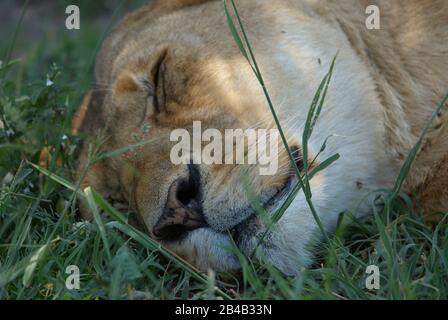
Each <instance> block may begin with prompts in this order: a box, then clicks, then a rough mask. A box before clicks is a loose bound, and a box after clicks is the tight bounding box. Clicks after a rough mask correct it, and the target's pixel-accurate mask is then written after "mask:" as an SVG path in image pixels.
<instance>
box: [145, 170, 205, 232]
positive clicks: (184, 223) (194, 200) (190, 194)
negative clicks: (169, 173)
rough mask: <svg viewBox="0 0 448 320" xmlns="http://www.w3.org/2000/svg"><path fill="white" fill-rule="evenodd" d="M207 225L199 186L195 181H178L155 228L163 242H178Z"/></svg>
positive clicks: (173, 186) (169, 192)
mask: <svg viewBox="0 0 448 320" xmlns="http://www.w3.org/2000/svg"><path fill="white" fill-rule="evenodd" d="M205 225H206V222H205V220H204V217H203V215H202V208H201V204H200V199H199V185H198V183H196V181H193V179H191V177H190V179H188V180H186V179H177V180H176V181H174V182H173V183H172V184H171V186H170V188H169V190H168V197H167V201H166V204H165V208H164V210H163V213H162V216H161V217H160V218H159V221H158V222H157V223H156V225H155V226H154V228H153V234H154V235H155V236H156V237H157V238H159V239H161V240H168V241H170V240H171V241H172V240H178V239H180V238H182V237H183V236H185V235H186V233H187V232H188V231H191V230H194V229H198V228H202V227H204V226H205Z"/></svg>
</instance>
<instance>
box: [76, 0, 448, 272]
mask: <svg viewBox="0 0 448 320" xmlns="http://www.w3.org/2000/svg"><path fill="white" fill-rule="evenodd" d="M371 2H372V1H368V2H367V1H358V0H353V1H317V0H302V1H297V0H278V1H268V0H244V1H236V3H237V6H238V8H239V12H240V15H241V16H242V17H243V22H244V24H245V29H246V30H247V31H248V35H249V39H250V41H251V43H252V46H253V48H254V51H255V55H256V58H257V61H258V63H259V65H260V67H261V72H262V74H263V76H264V78H265V82H266V85H267V88H268V90H269V92H270V95H271V97H272V100H273V102H274V106H275V107H276V110H277V113H278V114H279V117H280V120H281V123H282V125H283V126H284V128H285V129H286V133H287V138H288V141H289V143H290V145H293V146H296V147H297V150H300V147H301V137H302V132H303V128H304V124H305V119H306V115H307V112H308V108H309V105H310V102H311V100H312V97H313V95H314V93H315V91H316V89H317V87H318V85H319V83H320V81H321V80H322V78H323V77H324V75H325V74H326V72H327V71H328V69H329V66H330V63H331V61H332V59H333V57H334V56H335V55H336V53H337V52H339V53H338V58H337V61H336V66H335V70H334V76H333V79H332V82H331V84H330V88H329V92H328V95H327V99H326V102H325V105H324V108H323V111H322V114H321V116H320V118H319V120H318V122H317V124H316V128H315V132H314V133H313V136H312V139H311V141H310V143H309V144H310V157H311V158H313V157H314V156H315V155H316V154H317V153H318V152H319V150H320V148H321V145H322V143H323V142H324V141H325V139H327V138H328V137H330V139H329V141H328V144H327V145H328V146H327V148H326V149H325V151H324V152H323V153H322V154H321V155H320V156H319V160H320V161H322V160H323V159H326V158H328V157H329V156H331V155H333V154H335V153H339V154H340V155H341V158H340V159H339V160H338V161H337V162H335V163H334V164H333V165H332V166H330V167H329V168H327V169H326V170H325V171H323V172H322V173H321V174H319V175H317V176H316V177H314V178H313V180H312V183H311V185H312V191H313V203H314V204H315V207H316V210H317V212H318V213H319V215H320V218H321V220H322V221H323V224H324V226H325V227H326V228H328V229H329V230H330V229H331V228H333V227H334V224H335V222H336V220H337V217H338V214H339V213H340V212H341V211H344V210H346V209H350V208H355V209H356V210H357V212H358V213H359V214H365V213H368V208H369V206H370V202H369V201H368V200H369V199H370V198H369V197H367V198H365V196H366V195H368V194H369V192H371V191H373V190H376V189H378V188H389V187H391V186H392V185H393V182H394V180H395V178H396V176H397V174H398V171H399V168H400V166H401V164H402V162H403V160H404V159H405V156H406V155H407V153H408V152H409V150H410V148H411V147H412V146H413V144H414V143H415V142H416V141H417V138H418V136H419V134H420V133H421V131H422V129H423V127H424V125H425V124H426V122H427V121H428V119H429V117H430V114H431V112H432V111H433V110H434V108H435V106H436V104H437V103H438V102H439V101H440V100H441V99H442V97H443V95H444V94H445V93H446V91H447V90H448V67H447V64H446V62H447V57H448V45H447V44H448V26H447V21H448V3H447V2H446V1H444V0H434V1H421V0H406V1H401V0H396V1H395V0H394V1H376V4H377V5H378V6H379V8H380V10H381V29H380V30H367V28H366V27H365V23H364V21H365V18H366V14H365V8H366V7H367V5H369V4H372V3H371ZM374 2H375V1H374ZM96 80H97V86H96V87H94V88H93V89H92V91H91V93H89V95H88V96H87V97H86V99H85V101H84V104H83V107H82V108H81V111H80V113H79V116H78V117H77V118H76V120H75V121H74V127H75V128H74V129H75V130H79V132H81V134H83V135H84V136H85V137H86V141H85V143H84V147H83V150H82V153H81V157H80V166H79V174H78V178H80V179H81V180H82V186H83V187H86V186H89V185H90V186H93V187H94V188H95V189H97V190H99V191H100V192H101V193H103V194H104V195H105V196H106V197H109V198H110V199H111V200H114V201H117V202H119V203H125V204H129V207H130V208H131V209H132V210H134V211H135V212H137V214H138V216H139V219H140V220H141V221H142V222H143V223H144V225H145V226H146V228H147V230H148V232H150V233H152V230H153V227H154V225H155V224H156V223H157V221H158V220H159V219H160V217H161V215H162V214H163V209H164V207H165V204H166V201H167V194H168V189H169V187H170V185H172V183H173V181H175V180H176V179H179V178H182V177H185V176H188V167H187V166H182V165H181V166H175V165H173V164H172V163H171V161H170V159H169V155H170V149H171V147H172V145H173V143H172V142H170V139H169V135H170V132H171V131H172V130H173V129H176V128H186V129H188V130H191V126H192V122H193V120H200V121H202V124H203V126H206V127H209V128H217V129H218V130H221V131H223V130H224V129H225V128H243V129H245V128H249V127H253V128H273V127H274V123H273V121H272V117H271V114H270V112H269V110H268V107H267V104H266V101H265V98H264V95H263V92H262V89H261V88H260V85H259V83H258V82H257V80H256V79H255V77H254V76H253V73H252V71H251V70H250V67H249V65H248V64H247V62H246V61H245V60H244V58H243V57H242V56H241V54H240V52H239V50H238V47H237V46H236V44H235V42H234V40H233V38H232V36H231V34H230V32H229V31H228V29H227V23H226V18H225V15H224V10H223V5H222V2H221V1H200V0H197V1H194V0H190V1H187V0H185V1H181V0H163V1H158V2H156V3H154V4H151V5H148V6H146V7H143V8H141V9H140V10H138V11H136V12H134V13H131V14H129V15H128V16H127V17H126V18H125V19H124V20H123V21H122V22H121V24H120V25H119V26H118V27H117V28H116V29H115V30H114V32H113V33H112V34H111V35H110V36H109V38H108V39H107V40H106V41H105V43H104V45H103V47H102V50H101V52H100V54H99V56H98V58H97V68H96ZM152 90H155V92H153V93H154V95H155V97H152V94H151V92H150V91H152ZM149 96H151V98H148V97H149ZM155 98H158V100H157V101H156V100H154V99H155ZM447 119H448V115H447V114H446V113H445V112H443V113H441V114H440V115H439V117H438V119H437V122H436V123H434V127H433V129H432V130H431V132H430V133H429V134H428V136H427V137H426V139H425V143H424V145H423V147H422V149H421V151H420V153H419V155H418V158H417V161H416V163H415V165H414V167H413V169H412V172H411V175H410V176H409V178H408V179H407V181H406V186H405V187H406V191H413V190H419V191H420V194H421V200H422V205H423V208H424V210H425V213H427V214H430V213H432V212H438V211H446V210H447V209H448V195H447V193H446V190H447V188H448V182H447V181H448V171H447V165H448V160H447V159H448V140H447V139H446V136H447V134H448V125H447ZM145 125H147V127H149V130H142V128H143V127H144V126H145ZM99 131H101V132H102V134H103V136H104V137H105V143H104V144H103V149H104V150H113V149H117V148H120V147H123V146H127V145H130V144H135V143H136V142H138V141H141V140H151V143H148V144H146V145H144V146H141V147H139V148H138V149H137V150H134V151H132V152H128V153H126V154H123V155H122V156H119V157H115V158H111V159H106V160H104V161H102V162H100V163H96V164H95V165H93V166H90V167H88V168H87V170H84V168H86V166H87V159H88V156H87V154H88V145H89V144H91V143H92V141H93V139H92V137H94V136H95V135H96V134H97V133H98V132H99ZM137 138H138V139H137ZM136 139H137V140H136ZM279 150H281V151H280V152H279V163H280V168H281V169H280V171H279V172H278V174H277V175H275V176H266V177H264V176H259V175H258V170H257V168H249V177H250V179H249V180H250V183H251V185H252V187H253V189H254V192H255V194H256V195H257V196H258V197H259V198H260V199H261V200H263V199H266V198H269V197H272V195H273V194H276V193H277V192H278V191H279V190H281V189H282V188H284V186H285V184H286V183H287V181H288V180H289V179H290V177H291V168H290V163H289V160H288V157H287V155H286V152H285V151H284V150H283V148H282V147H281V148H279ZM198 170H199V173H200V193H201V194H200V196H201V205H202V211H203V215H204V217H205V220H206V222H207V227H205V228H200V229H196V230H193V231H190V232H189V233H188V234H187V235H186V236H184V237H182V238H181V239H178V240H177V241H169V242H168V241H167V242H164V244H165V245H167V246H168V247H170V248H171V249H173V250H174V251H175V252H177V253H178V254H180V255H181V256H183V257H185V258H186V259H187V260H189V261H190V262H192V263H194V264H195V265H196V266H198V267H199V268H201V269H207V268H209V267H211V268H215V269H219V270H231V269H234V268H237V267H238V261H237V259H236V258H235V256H234V255H233V254H232V253H231V252H229V250H228V247H229V246H230V238H229V236H228V234H227V233H226V232H227V230H229V229H232V228H235V226H236V228H237V229H238V233H239V237H238V240H237V245H238V246H239V248H240V249H241V251H242V252H243V253H246V254H250V253H251V251H252V250H253V248H254V246H255V243H256V242H257V239H258V238H259V236H260V235H261V234H262V233H263V232H264V230H265V226H264V224H263V223H261V220H260V218H259V217H257V216H254V215H253V211H252V210H251V209H250V208H251V205H250V201H249V199H248V198H247V196H246V189H247V186H246V185H245V184H244V183H243V182H242V179H241V177H242V174H243V172H244V170H245V168H244V166H241V165H213V166H203V165H201V166H199V168H198ZM362 199H365V201H363V202H362V201H361V200H362ZM281 202H282V201H278V202H277V203H276V204H275V206H274V207H272V208H270V209H271V210H270V212H273V211H274V209H275V207H278V206H279V205H281ZM83 214H84V217H86V218H89V214H88V212H87V210H83ZM316 230H317V228H316V223H315V221H314V219H313V217H312V215H311V213H310V211H309V208H308V205H307V204H306V201H305V199H304V196H303V194H301V193H299V194H298V196H297V197H296V199H295V200H294V201H293V203H292V205H291V206H290V207H289V209H288V210H287V211H286V213H285V215H284V216H283V218H282V219H281V220H280V222H279V223H278V224H277V225H276V226H275V228H274V229H273V232H272V233H271V234H270V235H269V236H268V237H267V239H266V240H265V242H264V244H263V245H262V250H261V251H260V253H259V255H258V258H260V259H268V260H269V261H272V262H273V263H274V265H276V266H277V267H278V268H279V269H281V270H282V271H283V272H285V273H287V274H295V273H297V272H299V270H300V269H301V268H302V267H304V266H306V265H308V263H309V261H310V253H309V246H310V245H311V244H312V240H313V239H314V235H315V233H316Z"/></svg>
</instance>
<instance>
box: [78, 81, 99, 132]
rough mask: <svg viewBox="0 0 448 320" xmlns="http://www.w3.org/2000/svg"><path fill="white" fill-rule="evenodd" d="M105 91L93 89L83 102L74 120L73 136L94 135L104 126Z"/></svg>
mask: <svg viewBox="0 0 448 320" xmlns="http://www.w3.org/2000/svg"><path fill="white" fill-rule="evenodd" d="M105 93H106V91H105V90H101V89H97V88H93V89H92V90H90V91H89V92H88V93H87V94H86V95H85V96H84V99H83V100H82V103H81V106H80V107H79V109H78V111H77V112H76V113H75V115H74V116H73V119H72V134H73V135H80V134H82V133H84V134H94V133H96V132H97V131H98V130H99V129H101V128H102V127H103V126H104V117H103V113H104V112H103V102H104V98H105Z"/></svg>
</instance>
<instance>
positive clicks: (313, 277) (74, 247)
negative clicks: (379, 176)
mask: <svg viewBox="0 0 448 320" xmlns="http://www.w3.org/2000/svg"><path fill="white" fill-rule="evenodd" d="M23 2H24V1H12V0H10V1H2V2H1V4H0V11H1V12H8V14H7V15H5V16H6V18H5V19H2V22H1V28H0V36H1V39H2V41H1V42H0V54H1V56H0V59H1V60H2V63H1V69H0V119H1V122H0V183H1V185H0V299H144V298H151V299H174V298H177V299H178V298H193V299H205V298H215V297H216V298H217V297H221V298H225V299H228V298H241V299H447V298H448V237H447V230H448V229H447V224H446V220H443V221H442V222H440V223H438V224H428V223H425V221H424V220H423V219H422V218H421V217H420V216H419V214H418V213H419V212H418V203H416V202H415V200H414V199H413V198H412V195H411V196H408V195H403V194H398V195H395V194H393V193H392V192H387V191H386V192H384V193H383V194H382V195H379V197H378V201H377V203H376V204H372V212H373V213H374V214H373V215H372V216H371V217H370V218H368V219H365V220H362V221H358V220H355V219H352V218H351V216H352V213H351V212H350V211H347V212H345V213H341V223H340V224H339V227H338V228H337V231H336V233H335V234H333V235H330V236H329V240H328V241H327V242H325V243H322V244H320V245H319V246H318V247H317V248H316V249H315V263H314V264H313V266H312V267H310V268H309V269H306V270H303V272H301V273H300V274H299V275H298V276H297V277H285V276H283V275H282V274H280V273H279V272H278V271H277V270H275V269H274V268H273V267H271V266H269V265H260V264H257V263H255V262H251V261H249V260H247V259H245V258H243V257H242V258H241V262H242V266H243V268H242V271H241V272H239V273H237V274H215V273H214V272H209V273H208V274H201V273H198V272H196V271H195V270H192V269H191V268H190V267H189V266H187V265H185V264H183V263H182V261H179V260H178V259H176V257H174V256H172V255H171V254H170V253H169V252H167V251H165V250H164V249H163V248H160V247H158V245H157V243H155V242H154V241H153V240H152V239H150V238H149V237H147V236H146V235H145V234H141V233H136V232H135V230H134V229H131V228H130V227H129V226H127V225H123V224H121V223H120V222H119V219H120V217H117V216H115V220H118V222H117V221H115V222H114V221H109V222H105V221H104V222H103V221H102V220H101V219H100V218H99V219H97V220H96V222H94V223H87V222H82V221H80V220H79V219H78V218H77V214H76V213H77V203H78V202H77V196H76V195H77V192H76V191H73V190H76V182H75V181H72V178H71V175H70V172H71V171H72V169H73V167H74V165H75V161H76V153H77V146H78V140H77V138H76V137H73V136H72V135H71V134H70V128H69V127H70V121H71V117H72V116H73V113H74V111H75V110H76V108H77V106H78V105H79V102H80V101H81V99H82V95H83V93H84V92H85V91H86V90H87V88H88V87H89V86H90V85H91V84H92V82H93V77H92V75H93V64H94V57H95V53H96V51H97V49H98V46H99V44H100V43H101V40H102V39H103V38H104V36H105V35H106V34H107V32H108V30H110V27H111V26H112V25H113V24H114V23H115V22H116V21H117V20H118V19H119V18H120V17H121V16H122V15H123V14H124V13H125V12H126V11H128V10H131V9H132V8H135V7H138V6H139V5H140V4H141V3H143V2H144V1H143V0H142V1H132V5H131V4H130V2H131V1H118V0H115V1H113V0H110V1H95V2H92V1H70V2H69V1H58V2H57V3H58V4H57V5H55V4H54V2H50V1H39V2H35V1H31V2H30V4H29V6H28V7H27V8H26V11H25V15H24V19H22V20H21V19H20V15H21V11H22V6H21V5H22V3H23ZM71 3H74V4H78V5H79V7H80V9H81V16H82V18H81V30H78V31H69V30H67V29H66V28H65V26H64V21H65V17H66V15H65V6H66V5H68V4H71ZM15 30H17V33H16V36H15ZM45 146H50V149H51V150H53V151H52V152H53V153H54V154H55V156H54V157H53V161H52V162H50V163H48V164H47V168H48V172H43V173H42V172H40V171H39V170H38V168H36V167H35V166H33V165H32V164H38V163H39V154H40V151H41V150H42V148H44V147H45ZM55 159H60V160H59V161H56V160H55ZM57 162H59V163H57ZM411 170H412V169H411ZM41 171H42V170H41ZM50 172H52V173H54V174H55V175H57V178H55V177H54V176H50ZM58 177H61V178H63V179H65V180H62V179H61V178H58ZM86 195H87V196H89V195H90V200H91V204H92V209H93V210H95V208H96V206H98V207H101V208H103V209H105V210H104V211H106V212H108V213H110V214H112V215H113V214H114V211H113V210H112V209H111V208H108V207H107V206H105V205H104V203H103V205H101V204H102V202H101V199H99V198H98V197H97V196H96V195H95V194H94V193H87V194H82V195H81V196H83V197H85V196H86ZM391 195H392V196H393V197H391ZM416 208H417V209H416ZM97 216H98V217H99V215H97ZM347 223H348V226H347ZM73 265H74V266H76V267H77V268H78V269H79V272H80V283H79V289H76V288H74V289H70V288H71V287H70V286H67V285H66V282H67V279H68V277H69V276H70V275H71V274H72V273H70V272H67V271H69V270H67V267H68V266H73ZM369 265H372V266H376V267H378V271H379V275H380V281H379V289H368V288H370V287H369V286H368V285H367V286H366V281H367V283H368V284H369V283H370V279H371V278H369V277H368V276H369V275H372V274H371V273H370V272H371V271H369V270H370V269H369V270H368V266H369ZM366 271H369V272H368V273H366ZM70 279H71V278H69V279H68V280H70ZM68 282H69V284H70V283H71V282H70V281H68Z"/></svg>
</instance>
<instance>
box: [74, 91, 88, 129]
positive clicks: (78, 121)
mask: <svg viewBox="0 0 448 320" xmlns="http://www.w3.org/2000/svg"><path fill="white" fill-rule="evenodd" d="M91 97H92V90H90V91H89V92H88V93H87V94H86V95H85V96H84V99H83V100H82V103H81V107H80V108H79V109H78V111H77V112H76V113H75V115H74V116H73V119H72V135H74V136H77V135H78V134H79V131H80V129H81V126H82V124H83V122H84V119H85V117H86V114H87V110H88V109H89V105H90V100H91Z"/></svg>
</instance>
